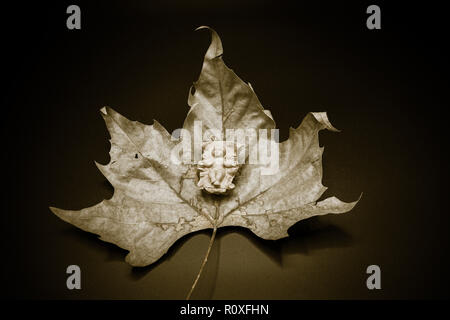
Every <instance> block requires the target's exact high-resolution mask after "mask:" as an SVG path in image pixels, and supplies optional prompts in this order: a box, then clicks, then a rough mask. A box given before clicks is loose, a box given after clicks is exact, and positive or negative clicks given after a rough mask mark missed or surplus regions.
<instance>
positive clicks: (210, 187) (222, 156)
mask: <svg viewBox="0 0 450 320" xmlns="http://www.w3.org/2000/svg"><path fill="white" fill-rule="evenodd" d="M198 169H199V171H200V180H199V182H198V184H197V185H198V186H199V187H200V188H202V189H205V190H206V191H208V192H210V193H215V194H224V193H225V192H227V191H228V190H231V189H234V187H235V185H234V184H233V182H232V181H233V179H234V176H235V174H236V172H237V171H238V169H239V165H238V163H237V161H236V152H235V148H234V144H233V143H229V142H227V143H225V142H223V141H212V142H209V143H207V144H206V145H205V147H204V150H203V154H202V160H201V161H199V163H198Z"/></svg>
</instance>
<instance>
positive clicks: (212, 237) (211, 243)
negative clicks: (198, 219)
mask: <svg viewBox="0 0 450 320" xmlns="http://www.w3.org/2000/svg"><path fill="white" fill-rule="evenodd" d="M216 232H217V227H216V226H214V229H213V233H212V235H211V239H210V240H209V246H208V250H207V251H206V255H205V258H204V259H203V262H202V265H201V267H200V270H199V271H198V274H197V277H196V278H195V281H194V283H193V284H192V288H191V290H190V291H189V293H188V295H187V296H186V300H189V299H190V298H191V295H192V292H194V289H195V287H196V286H197V282H198V279H200V276H201V274H202V272H203V269H204V268H205V265H206V262H208V257H209V253H210V252H211V248H212V245H213V242H214V239H215V238H216Z"/></svg>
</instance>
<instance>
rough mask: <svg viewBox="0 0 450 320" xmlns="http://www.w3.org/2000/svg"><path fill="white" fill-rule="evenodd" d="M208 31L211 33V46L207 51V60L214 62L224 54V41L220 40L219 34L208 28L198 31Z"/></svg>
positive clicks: (200, 28)
mask: <svg viewBox="0 0 450 320" xmlns="http://www.w3.org/2000/svg"><path fill="white" fill-rule="evenodd" d="M202 29H208V30H209V31H210V32H211V44H210V45H209V48H208V51H206V54H205V59H209V60H212V59H214V58H217V57H220V56H221V55H222V54H223V47H222V40H220V37H219V35H218V34H217V32H216V31H215V30H214V29H213V28H210V27H208V26H200V27H198V28H197V29H195V31H197V30H202Z"/></svg>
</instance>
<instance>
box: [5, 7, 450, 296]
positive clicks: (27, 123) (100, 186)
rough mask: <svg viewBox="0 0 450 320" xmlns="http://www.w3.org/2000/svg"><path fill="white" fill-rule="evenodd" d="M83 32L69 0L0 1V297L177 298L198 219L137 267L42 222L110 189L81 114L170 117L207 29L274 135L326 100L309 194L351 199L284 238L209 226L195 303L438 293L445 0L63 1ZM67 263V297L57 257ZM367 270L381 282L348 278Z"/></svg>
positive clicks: (193, 254) (84, 236) (186, 277)
mask: <svg viewBox="0 0 450 320" xmlns="http://www.w3.org/2000/svg"><path fill="white" fill-rule="evenodd" d="M74 3H75V4H78V5H79V6H80V7H81V14H82V29H81V30H72V31H70V30H68V29H67V28H66V18H67V14H66V8H67V6H68V5H70V4H73V3H72V2H68V1H58V2H56V1H55V2H50V1H47V2H44V1H41V2H33V3H32V4H31V3H27V4H15V5H6V4H5V5H3V4H2V13H3V14H2V17H1V22H2V27H1V30H2V40H1V41H2V52H3V59H2V60H3V63H2V65H3V66H2V74H3V79H4V80H5V81H4V83H3V84H2V89H3V90H2V91H3V93H2V137H3V139H2V149H3V150H2V160H3V168H4V169H3V170H4V171H3V187H4V191H3V197H4V199H3V203H4V207H3V210H2V213H1V221H2V223H1V226H2V262H1V264H2V277H3V279H2V288H3V290H2V295H3V296H4V297H6V298H29V299H60V298H61V299H66V298H67V299H91V298H93V299H109V298H115V299H129V298H131V299H155V298H156V299H158V298H162V299H182V298H184V296H185V294H186V293H187V291H188V289H189V288H190V286H191V283H192V281H193V278H194V276H195V275H196V272H197V270H198V268H199V266H200V263H201V260H202V259H203V255H204V253H205V251H206V247H207V244H208V237H209V233H210V231H204V232H198V233H196V234H193V235H189V236H187V237H184V238H182V239H180V240H179V241H178V242H177V243H176V244H175V245H174V246H173V247H172V248H171V249H170V250H169V252H168V254H167V255H166V256H165V257H163V258H162V259H161V261H159V262H158V263H156V264H155V265H153V266H150V267H146V268H132V267H130V266H129V265H127V264H126V263H125V262H123V259H124V257H125V255H126V251H125V250H122V249H119V248H117V247H115V246H114V245H111V244H108V243H104V242H102V241H100V240H98V239H96V236H95V235H92V234H88V233H85V232H82V231H80V230H78V229H76V228H75V227H72V226H71V225H69V224H66V223H64V222H62V221H61V220H59V219H58V218H57V217H55V216H54V215H53V214H52V213H51V212H50V211H49V209H48V206H50V205H51V206H56V207H60V208H65V209H81V208H84V207H86V206H90V205H93V204H96V203H98V202H100V201H101V200H103V199H105V198H109V197H111V196H112V193H113V189H112V187H111V186H110V185H109V184H108V183H107V181H106V179H105V178H104V177H103V176H102V175H101V173H100V172H99V171H98V170H97V168H96V167H95V165H94V160H96V161H97V162H100V163H103V164H105V163H107V162H108V161H109V155H108V152H109V142H108V139H109V136H108V133H107V130H106V127H105V126H104V123H103V120H102V118H101V116H100V114H99V112H98V110H99V109H100V108H101V107H102V106H104V105H108V106H111V107H113V108H114V109H115V110H117V111H118V112H120V113H121V114H123V115H125V116H126V117H128V118H129V119H133V120H139V121H141V122H144V123H148V124H150V123H152V120H153V119H157V120H158V121H159V122H160V123H161V124H163V125H164V126H165V127H166V128H167V130H168V131H169V132H171V131H172V130H174V129H176V128H178V127H180V126H181V124H182V122H183V120H184V117H185V115H186V112H187V110H188V106H187V102H186V100H187V94H188V89H189V87H190V84H191V83H192V82H193V81H195V80H196V79H197V77H198V74H199V72H200V67H201V63H202V59H203V54H204V52H205V50H206V48H207V46H208V44H209V35H208V33H207V32H205V31H202V32H194V31H193V30H194V29H195V28H196V27H198V26H200V25H209V26H211V27H213V28H215V29H216V31H217V32H218V33H219V34H220V36H221V38H222V41H223V44H224V60H225V62H226V63H227V65H228V66H229V67H230V68H232V69H234V70H235V72H236V73H237V74H238V75H239V76H240V77H241V78H242V79H244V80H245V81H249V82H251V83H252V85H253V87H254V88H255V91H256V93H257V94H258V96H259V98H260V101H261V102H262V104H263V105H264V106H265V107H267V108H269V109H270V110H271V111H272V113H273V115H274V118H275V121H276V122H277V126H278V127H279V128H280V134H281V138H282V139H285V138H287V134H288V128H289V127H290V126H297V125H298V124H299V123H300V122H301V120H302V118H303V117H304V116H305V115H306V113H307V112H309V111H327V112H328V115H329V118H330V120H331V122H332V123H333V124H334V125H335V127H337V128H339V129H342V132H341V133H331V132H323V133H321V135H320V143H321V145H323V146H325V153H324V158H323V163H324V179H323V182H324V185H326V186H327V187H329V189H328V190H327V192H326V194H325V196H331V195H336V196H337V197H339V198H340V199H342V200H344V201H353V200H355V199H357V198H358V197H359V195H360V193H361V192H363V193H364V194H363V197H362V199H361V202H360V203H359V204H358V205H357V207H356V208H355V209H354V210H353V211H351V212H350V213H348V214H345V215H339V216H325V217H320V218H313V219H309V220H307V221H302V222H300V223H298V224H296V225H295V226H293V227H292V228H291V229H290V235H291V237H290V238H287V239H283V240H280V241H275V242H273V241H263V240H260V239H258V238H257V237H256V236H254V235H253V234H252V233H251V232H249V231H247V230H245V229H240V228H226V229H223V230H220V231H219V233H218V241H217V242H216V244H215V245H214V247H213V251H212V254H211V258H210V261H209V263H208V265H207V269H206V272H205V273H204V276H203V277H202V279H201V281H200V283H199V286H198V290H196V292H195V293H194V296H193V297H194V298H200V299H209V298H213V299H347V298H352V299H365V298H375V299H392V298H394V299H409V298H444V297H446V298H448V297H449V291H448V285H449V283H448V275H447V273H448V269H449V267H450V261H449V258H448V249H449V236H448V227H449V218H448V208H447V207H448V206H447V205H446V199H447V197H448V196H447V185H446V183H447V181H448V178H447V177H448V168H447V158H446V155H445V150H446V149H447V147H448V143H447V140H446V137H445V132H446V126H447V119H446V117H445V109H446V107H447V106H448V96H447V92H448V82H447V70H446V69H447V61H448V60H447V59H448V52H446V51H445V49H444V44H445V42H446V38H448V32H447V30H445V29H444V28H445V26H446V23H445V12H444V8H442V7H440V5H438V4H437V3H434V4H433V3H429V2H427V3H426V4H422V5H418V4H417V5H414V4H413V3H409V2H404V3H397V5H393V4H391V3H389V4H388V3H384V2H380V1H377V2H376V4H378V5H379V6H380V7H381V12H382V29H381V30H374V31H371V30H368V29H367V28H366V26H365V20H366V18H367V14H366V12H365V11H366V8H367V6H368V5H369V4H372V3H369V2H364V1H363V2H359V3H349V2H345V4H344V3H343V2H339V3H335V2H333V3H327V2H316V1H315V2H314V4H312V3H310V2H299V3H297V2H282V1H277V2H273V3H272V2H270V1H247V2H244V1H219V2H216V3H211V2H210V1H195V2H193V3H182V2H180V3H176V2H170V1H169V2H166V1H157V2H150V1H132V2H131V1H129V2H127V1H95V2H94V1H90V2H88V1H76V2H74ZM70 264H77V265H79V266H80V267H81V270H82V290H80V291H77V290H74V291H69V290H67V288H66V285H65V280H66V276H67V275H66V274H65V270H66V267H67V266H68V265H70ZM371 264H377V265H379V266H380V267H381V272H382V289H381V290H376V291H369V290H368V289H367V288H366V286H365V280H366V277H367V275H366V273H365V271H366V267H367V266H368V265H371Z"/></svg>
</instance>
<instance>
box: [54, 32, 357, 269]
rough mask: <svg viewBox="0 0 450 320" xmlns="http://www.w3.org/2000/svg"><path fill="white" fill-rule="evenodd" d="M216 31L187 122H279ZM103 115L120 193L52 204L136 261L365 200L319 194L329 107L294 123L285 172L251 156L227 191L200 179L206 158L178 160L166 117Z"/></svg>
mask: <svg viewBox="0 0 450 320" xmlns="http://www.w3.org/2000/svg"><path fill="white" fill-rule="evenodd" d="M202 28H208V27H200V29H202ZM208 29H209V30H210V31H211V35H212V41H211V45H210V47H209V49H208V51H207V52H206V55H205V59H204V63H203V68H202V72H201V74H200V77H199V79H198V81H197V82H195V83H194V87H195V93H194V94H191V93H190V94H189V98H188V104H189V106H190V107H191V108H190V110H189V112H188V115H187V117H186V120H185V122H184V125H183V128H184V129H186V130H188V131H189V132H191V133H192V136H193V131H194V129H193V128H194V123H195V121H201V123H202V126H203V127H202V129H203V130H204V131H206V130H207V129H215V130H217V132H218V135H220V136H219V137H217V138H218V139H223V138H224V132H225V129H239V128H241V129H247V128H253V129H272V128H275V122H274V121H273V118H272V116H271V114H270V112H269V111H267V110H264V108H263V107H262V105H261V103H260V102H259V100H258V98H257V96H256V94H255V92H254V91H253V89H252V87H251V86H250V85H247V84H245V83H244V82H243V81H242V80H241V79H239V77H237V76H236V74H235V73H234V72H233V71H232V70H230V69H229V68H228V67H227V66H226V65H225V63H224V62H223V60H222V53H223V48H222V43H221V40H220V38H219V36H218V35H217V33H216V32H215V31H214V30H212V29H210V28H208ZM101 114H102V116H103V118H104V120H105V122H106V125H107V128H108V130H109V132H110V135H111V140H110V141H111V150H110V156H111V160H110V163H109V164H107V165H99V164H97V166H98V168H99V169H100V171H101V172H102V173H103V174H104V176H105V177H106V178H107V179H108V180H109V181H110V182H111V184H112V185H113V187H114V195H113V197H112V198H111V199H109V200H104V201H102V202H101V203H99V204H97V205H95V206H92V207H89V208H86V209H83V210H80V211H69V210H61V209H57V208H51V210H52V211H53V212H54V213H55V214H56V215H57V216H58V217H60V218H61V219H63V220H64V221H67V222H69V223H71V224H73V225H75V226H77V227H79V228H81V229H83V230H85V231H88V232H92V233H95V234H98V235H100V236H101V238H100V239H101V240H104V241H107V242H111V243H114V244H116V245H118V246H119V247H121V248H124V249H127V250H129V251H130V253H129V254H128V255H127V257H126V261H127V262H128V263H130V264H131V265H133V266H145V265H149V264H151V263H153V262H155V261H157V260H158V259H159V258H160V257H161V256H162V255H163V254H164V253H165V252H167V250H168V249H169V248H170V246H172V245H173V243H174V242H175V241H176V240H178V239H179V238H181V237H182V236H184V235H186V234H188V233H191V232H195V231H198V230H202V229H206V228H214V227H216V228H218V227H222V226H242V227H246V228H249V229H250V230H252V231H253V232H254V233H255V234H256V235H258V236H259V237H262V238H264V239H279V238H283V237H286V236H288V234H287V230H288V228H289V227H290V226H292V225H293V224H295V223H296V222H298V221H300V220H302V219H306V218H309V217H311V216H315V215H323V214H327V213H343V212H347V211H349V210H351V209H352V208H353V207H354V206H355V204H356V202H352V203H345V202H342V201H340V200H339V199H337V198H335V197H331V198H327V199H325V200H322V201H319V202H318V201H317V200H318V199H319V198H320V197H321V195H322V194H323V192H324V191H325V190H326V188H325V187H324V186H323V185H322V153H323V148H321V147H319V139H318V132H319V131H320V130H322V129H328V130H332V131H337V130H336V129H335V128H333V126H332V125H331V124H330V122H329V121H328V119H327V116H326V113H323V112H319V113H309V114H308V115H307V116H306V117H305V119H304V120H303V122H302V123H301V125H300V126H299V127H298V128H297V129H291V131H290V136H289V139H288V140H287V141H284V142H283V143H281V144H280V145H279V150H280V152H279V154H280V158H279V171H278V173H276V174H273V175H261V170H262V167H261V166H260V165H257V164H244V165H242V167H241V170H240V172H239V176H238V177H237V178H236V181H235V184H236V187H235V189H234V190H233V191H232V192H231V193H229V194H227V195H224V196H212V195H209V194H206V193H205V192H204V191H202V190H200V189H199V188H198V187H197V181H198V176H197V172H196V165H192V164H188V165H186V164H174V163H173V162H172V161H171V158H170V155H171V151H172V150H173V148H174V147H176V146H177V145H178V144H180V143H181V140H174V139H172V137H171V135H170V134H169V133H168V132H167V131H166V130H165V129H164V128H163V127H162V126H161V125H160V124H159V123H158V122H156V121H155V123H154V124H153V125H144V124H142V123H139V122H135V121H130V120H128V119H126V118H125V117H123V116H121V115H120V114H118V113H117V112H115V111H114V110H112V109H111V108H108V107H105V108H103V109H102V110H101Z"/></svg>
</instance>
